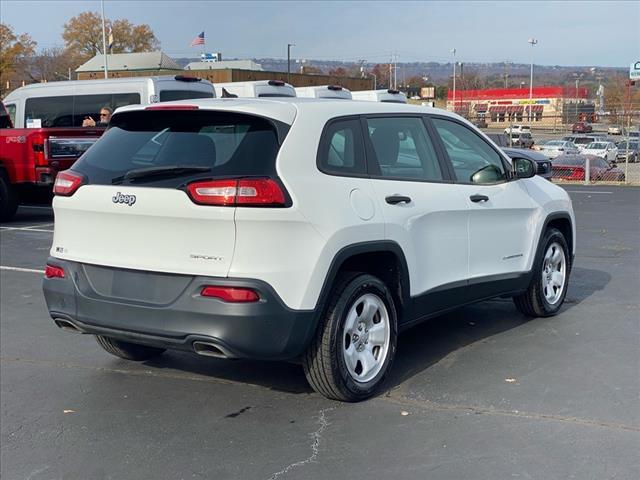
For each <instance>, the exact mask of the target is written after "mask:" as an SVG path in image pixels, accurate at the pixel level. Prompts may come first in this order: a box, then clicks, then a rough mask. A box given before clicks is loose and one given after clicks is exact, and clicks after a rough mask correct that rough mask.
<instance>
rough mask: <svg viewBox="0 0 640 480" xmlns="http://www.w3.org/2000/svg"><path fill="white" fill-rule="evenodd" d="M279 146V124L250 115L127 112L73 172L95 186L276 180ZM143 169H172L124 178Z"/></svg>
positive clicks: (121, 115)
mask: <svg viewBox="0 0 640 480" xmlns="http://www.w3.org/2000/svg"><path fill="white" fill-rule="evenodd" d="M279 148H280V147H279V143H278V136H277V132H276V127H275V125H274V124H273V123H272V122H270V121H269V120H266V119H263V118H260V117H255V116H252V115H245V114H235V113H228V112H212V111H136V112H126V113H122V114H119V115H115V116H114V117H113V118H112V119H111V123H110V127H109V129H108V130H107V131H106V132H105V134H104V135H103V136H102V137H101V138H100V140H99V141H98V142H96V144H95V145H94V146H93V147H91V148H90V149H89V150H88V151H87V152H86V153H85V154H84V155H83V156H82V158H81V159H80V160H79V161H78V162H76V164H75V165H74V166H73V170H75V171H77V172H80V173H83V174H84V175H86V176H87V178H88V181H89V183H92V184H105V185H110V184H115V183H131V184H136V185H141V186H144V185H147V184H153V185H154V186H157V184H158V183H161V184H162V186H167V187H169V186H178V185H180V184H182V183H184V182H185V181H186V180H189V179H192V178H213V177H225V176H234V177H236V176H272V175H275V159H276V156H277V154H278V150H279ZM173 167H175V168H173ZM172 168H173V169H172ZM180 168H182V169H183V171H180V170H179V169H180ZM144 169H148V170H157V169H168V170H169V171H167V172H165V173H161V174H157V172H156V174H154V175H148V176H139V177H136V178H130V179H125V178H123V177H124V176H125V175H126V174H127V173H131V172H132V171H134V170H135V171H138V172H139V171H142V170H144ZM171 169H172V170H171Z"/></svg>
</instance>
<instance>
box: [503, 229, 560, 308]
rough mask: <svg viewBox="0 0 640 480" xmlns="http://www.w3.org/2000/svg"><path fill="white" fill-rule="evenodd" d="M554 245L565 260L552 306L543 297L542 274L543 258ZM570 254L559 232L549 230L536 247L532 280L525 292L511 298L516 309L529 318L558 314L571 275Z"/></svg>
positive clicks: (543, 274)
mask: <svg viewBox="0 0 640 480" xmlns="http://www.w3.org/2000/svg"><path fill="white" fill-rule="evenodd" d="M553 243H556V244H558V245H560V247H561V248H562V251H563V253H564V258H565V275H564V284H563V286H562V291H561V295H560V297H559V298H558V299H557V301H555V302H554V303H553V304H552V303H549V301H548V300H547V298H546V297H545V295H544V286H543V280H544V278H545V273H544V267H545V265H544V256H545V253H546V252H547V249H548V248H549V247H550V246H551V245H552V244H553ZM571 266H572V265H571V252H570V251H569V247H568V246H567V241H566V239H565V238H564V235H563V234H562V232H561V231H560V230H557V229H555V228H549V229H547V231H546V232H545V234H544V236H543V237H542V241H541V242H540V245H539V246H538V252H537V254H536V259H535V262H534V265H533V271H532V279H531V283H530V284H529V287H528V288H527V291H526V292H524V293H523V294H521V295H518V296H516V297H513V302H514V303H515V305H516V308H517V309H518V310H520V312H522V313H523V314H525V315H527V316H529V317H550V316H553V315H555V314H557V313H558V311H559V310H560V307H561V306H562V304H563V302H564V299H565V297H566V295H567V286H568V283H569V275H570V273H571Z"/></svg>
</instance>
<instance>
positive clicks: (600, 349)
mask: <svg viewBox="0 0 640 480" xmlns="http://www.w3.org/2000/svg"><path fill="white" fill-rule="evenodd" d="M565 188H566V189H567V190H568V191H569V192H570V194H571V197H572V199H573V202H574V209H575V211H576V217H577V228H578V239H577V241H578V249H577V256H576V261H575V265H574V269H573V272H572V276H571V280H570V286H569V290H568V295H567V301H566V303H565V306H564V307H563V310H562V312H561V313H560V314H559V315H558V316H556V317H554V318H547V319H535V320H526V319H525V317H523V316H521V315H520V314H519V313H518V312H517V311H516V309H515V308H514V307H513V305H512V303H511V301H509V300H506V299H501V300H493V301H489V302H484V303H481V304H477V305H474V306H471V307H466V308H463V309H460V310H458V311H455V312H453V313H450V314H448V315H445V316H442V317H439V318H437V319H434V320H431V321H430V322H428V323H425V324H423V325H420V326H418V327H416V328H414V329H412V330H409V331H408V332H406V333H405V334H404V335H402V336H401V337H400V340H399V348H398V356H397V360H396V363H395V364H394V367H393V371H392V374H391V378H390V379H389V381H388V384H387V386H386V392H385V393H383V394H381V395H380V396H378V397H376V398H374V399H372V400H370V401H367V402H363V403H359V404H341V403H337V402H333V401H329V400H326V399H325V398H323V397H321V396H320V395H318V394H316V393H314V392H313V391H312V390H311V389H310V388H309V386H308V385H307V384H306V382H305V379H304V375H303V373H302V369H301V367H300V366H298V365H295V364H289V363H273V364H269V363H258V362H250V361H225V360H218V359H207V358H202V357H197V356H195V355H190V354H186V353H167V354H165V355H163V356H162V357H161V358H160V359H156V360H153V361H148V362H144V363H132V362H126V361H124V360H119V359H117V358H115V357H111V356H109V355H108V354H107V353H106V352H104V351H102V350H101V349H100V348H99V347H98V345H97V344H96V342H95V341H94V340H93V338H91V337H89V336H82V335H75V334H69V333H64V332H62V331H61V330H59V329H58V328H57V327H55V326H54V324H53V322H52V321H51V320H50V319H49V317H48V314H47V311H46V306H45V304H44V299H43V297H42V292H41V277H42V273H41V270H42V269H43V265H44V263H45V260H46V258H47V255H48V250H49V247H50V243H51V238H52V230H53V215H52V213H51V210H50V209H47V208H33V207H26V208H21V209H20V211H19V213H18V215H17V216H16V218H15V220H14V221H12V222H10V223H6V224H3V225H2V226H0V265H1V269H0V295H1V297H0V299H1V309H0V360H1V361H0V394H1V395H0V396H1V404H2V405H1V412H0V413H1V417H0V418H1V425H0V465H1V467H0V476H1V477H2V478H3V479H7V480H14V479H16V480H17V479H24V480H26V479H29V480H45V479H48V480H51V479H151V478H154V479H247V480H249V479H264V480H267V479H273V480H275V479H301V478H304V479H342V478H351V479H365V478H366V479H369V480H371V479H386V478H394V479H395V480H400V479H417V478H420V479H423V478H429V479H456V480H458V479H463V478H468V479H487V480H496V479H511V478H522V479H545V480H549V479H569V478H572V479H580V480H584V479H598V480H601V479H614V478H615V479H616V480H622V479H629V480H637V479H638V478H640V456H639V455H638V452H639V451H640V402H639V395H640V375H639V372H640V347H639V346H640V341H639V340H640V295H639V293H638V292H639V287H640V188H635V187H617V186H592V187H583V186H574V185H570V186H566V187H565Z"/></svg>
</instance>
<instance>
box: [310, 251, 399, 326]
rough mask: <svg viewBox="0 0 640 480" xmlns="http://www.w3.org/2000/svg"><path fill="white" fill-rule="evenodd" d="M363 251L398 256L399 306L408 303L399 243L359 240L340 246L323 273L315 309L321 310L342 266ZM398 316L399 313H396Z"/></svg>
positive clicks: (363, 252)
mask: <svg viewBox="0 0 640 480" xmlns="http://www.w3.org/2000/svg"><path fill="white" fill-rule="evenodd" d="M365 253H392V254H393V255H395V256H396V257H397V258H398V263H399V265H400V272H399V273H400V292H401V298H400V301H401V307H402V306H406V305H409V303H410V295H409V292H410V289H409V288H410V278H409V267H408V265H407V259H406V258H405V256H404V252H403V251H402V248H401V247H400V245H398V244H397V243H396V242H394V241H392V240H376V241H369V242H359V243H354V244H351V245H347V246H345V247H342V248H341V249H340V250H339V251H338V252H337V253H336V254H335V255H334V257H333V260H332V261H331V265H330V266H329V270H328V271H327V274H326V275H325V279H324V283H323V285H322V289H321V290H320V295H319V297H318V300H317V302H316V307H315V310H316V311H317V312H321V311H322V309H323V308H324V306H325V305H326V303H327V300H328V298H329V294H330V293H331V289H332V288H333V285H334V283H335V280H336V277H337V276H338V273H339V272H340V269H341V268H342V266H343V265H344V264H345V263H346V262H347V260H349V259H350V258H353V257H355V256H357V255H362V254H365ZM398 317H400V314H398Z"/></svg>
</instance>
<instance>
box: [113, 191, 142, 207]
mask: <svg viewBox="0 0 640 480" xmlns="http://www.w3.org/2000/svg"><path fill="white" fill-rule="evenodd" d="M111 201H112V202H113V203H125V204H127V205H129V206H131V205H133V204H134V203H136V196H135V195H124V194H122V193H120V192H118V193H116V194H115V195H114V196H113V197H111Z"/></svg>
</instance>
